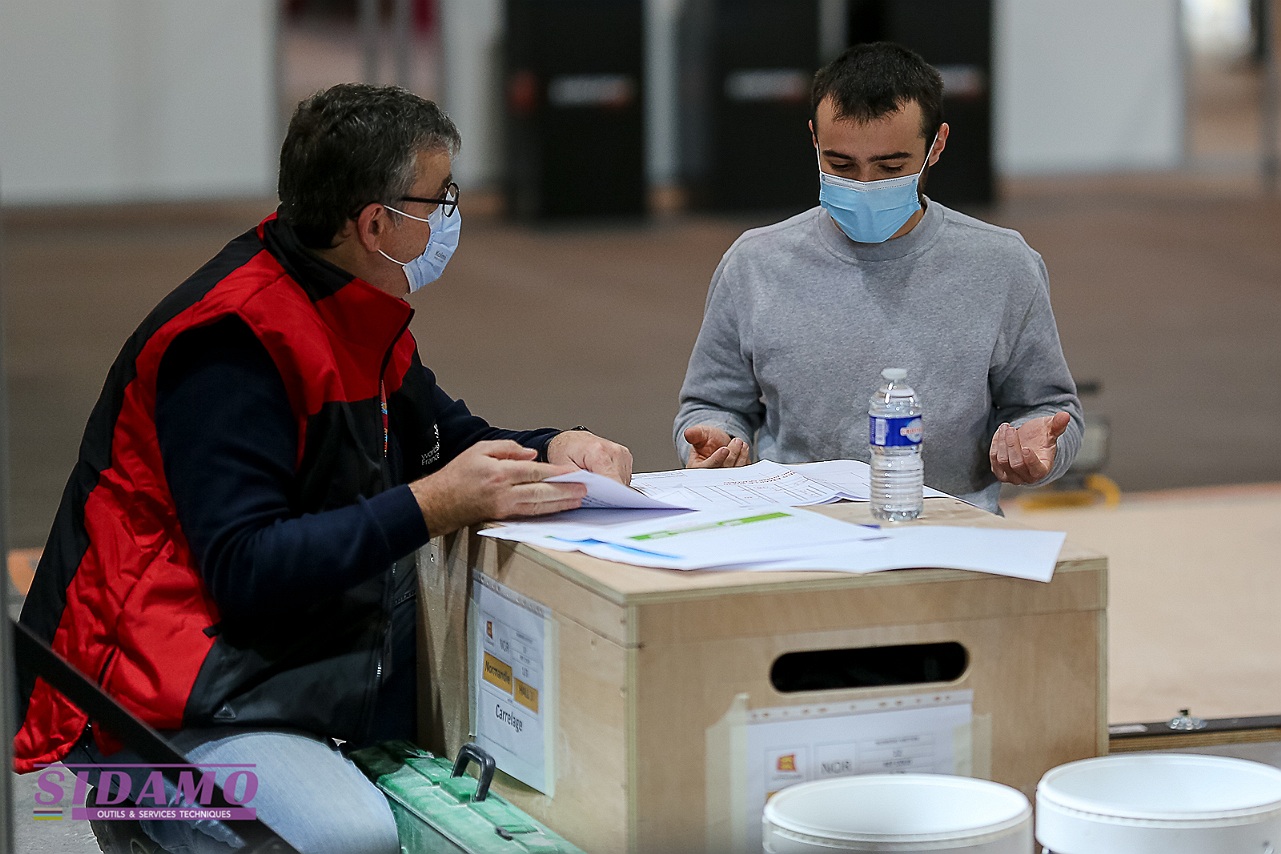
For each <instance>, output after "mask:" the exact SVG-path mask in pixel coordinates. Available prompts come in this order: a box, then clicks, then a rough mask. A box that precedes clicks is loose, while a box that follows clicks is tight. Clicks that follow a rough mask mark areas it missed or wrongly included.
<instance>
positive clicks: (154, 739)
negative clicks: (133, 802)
mask: <svg viewBox="0 0 1281 854" xmlns="http://www.w3.org/2000/svg"><path fill="white" fill-rule="evenodd" d="M9 622H10V623H11V624H12V625H13V627H14V629H15V631H14V650H15V652H16V655H17V657H18V658H20V659H23V661H24V663H25V664H26V665H27V666H28V667H30V668H31V669H32V670H33V671H34V672H35V673H36V675H38V676H40V677H41V678H42V679H44V680H45V681H46V682H48V683H49V685H50V686H52V687H53V688H54V689H56V690H57V691H59V692H61V693H62V695H63V696H65V697H66V698H67V699H68V700H70V701H71V702H72V703H74V704H75V705H76V706H77V707H79V708H80V709H81V710H82V711H84V712H85V713H86V714H87V715H89V717H91V718H93V719H94V721H96V722H98V723H100V724H102V726H103V728H104V729H106V730H107V731H108V732H110V733H111V734H112V735H114V736H115V737H117V738H119V739H120V740H122V741H123V742H124V743H125V744H127V745H129V747H130V748H132V749H133V750H134V751H135V752H136V753H137V754H138V755H139V756H140V757H142V758H143V759H144V760H146V761H147V762H151V763H154V764H155V765H157V766H158V767H157V769H156V770H158V771H160V773H161V774H163V775H164V777H165V779H167V780H169V781H170V782H171V783H174V784H175V785H176V784H177V782H178V775H179V772H180V771H182V770H183V768H181V767H178V766H186V767H187V768H190V767H192V766H191V763H190V762H189V761H188V760H187V757H185V756H183V755H182V754H181V753H179V752H178V751H177V750H175V749H174V748H173V745H171V744H170V743H169V742H167V741H165V740H164V738H162V737H161V735H160V733H158V732H156V731H155V730H154V729H152V728H151V727H150V726H148V725H147V724H146V723H144V722H143V721H141V720H139V719H138V718H137V717H136V716H135V715H134V714H133V713H132V712H130V711H129V710H128V709H126V708H125V707H124V706H122V705H120V704H119V703H117V702H116V701H115V699H114V698H113V697H111V696H110V695H108V694H106V693H105V692H103V690H102V689H101V688H99V687H98V686H97V685H96V684H94V683H93V682H91V681H90V680H88V679H86V678H85V676H84V674H82V673H81V672H80V671H79V670H76V669H75V668H74V667H72V666H71V665H70V664H68V663H67V662H66V660H65V659H63V657H62V656H60V655H58V653H56V652H54V651H53V649H52V648H51V647H50V646H49V645H48V644H47V643H45V642H44V641H43V640H42V639H41V638H39V637H37V636H36V635H35V633H34V632H32V631H31V629H29V628H27V627H26V626H24V625H22V624H21V623H19V622H17V621H15V620H13V618H9ZM210 805H211V806H214V807H222V808H225V807H228V806H232V804H229V803H228V801H227V799H226V797H225V796H224V795H223V792H222V787H221V786H219V785H217V784H216V783H215V784H214V787H213V798H212V803H211V804H210ZM225 823H226V824H227V825H228V826H229V827H231V829H232V830H234V831H235V832H236V833H237V834H238V835H239V836H240V838H241V839H243V840H244V841H245V848H243V849H241V850H243V851H244V852H246V854H298V851H297V849H295V848H294V847H293V846H292V845H290V844H289V843H288V842H286V841H285V840H283V839H281V838H280V835H279V834H277V833H276V832H275V831H274V830H272V829H271V827H270V826H269V825H267V823H266V822H264V821H263V820H262V819H259V818H244V819H228V820H225Z"/></svg>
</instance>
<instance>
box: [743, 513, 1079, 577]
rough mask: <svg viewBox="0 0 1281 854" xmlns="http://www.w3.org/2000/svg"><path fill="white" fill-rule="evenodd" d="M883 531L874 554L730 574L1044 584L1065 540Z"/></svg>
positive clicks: (954, 530) (813, 555) (831, 555)
mask: <svg viewBox="0 0 1281 854" xmlns="http://www.w3.org/2000/svg"><path fill="white" fill-rule="evenodd" d="M882 530H883V532H884V534H885V535H886V538H885V539H884V540H882V541H881V542H880V543H879V544H878V546H879V547H878V548H875V549H873V548H866V549H838V548H831V549H824V550H821V552H820V550H816V549H811V550H809V553H808V554H805V555H798V556H791V557H788V558H786V559H784V560H780V561H774V562H769V561H766V560H758V561H753V562H752V563H751V564H750V565H749V566H742V567H735V568H738V569H752V570H763V571H779V570H813V569H830V570H836V571H839V572H853V573H866V572H881V571H883V570H887V569H910V568H916V567H934V568H940V569H967V570H972V571H974V572H986V573H990V574H992V575H1005V576H1008V577H1010V578H1026V579H1029V580H1032V581H1045V582H1048V581H1049V580H1050V579H1051V578H1053V577H1054V566H1055V564H1056V563H1057V562H1058V558H1059V550H1060V549H1062V547H1063V541H1064V539H1065V537H1066V535H1065V534H1063V533H1062V532H1060V531H1022V530H1010V529H1008V528H961V527H954V526H946V525H907V526H902V527H897V526H896V527H894V528H885V529H882Z"/></svg>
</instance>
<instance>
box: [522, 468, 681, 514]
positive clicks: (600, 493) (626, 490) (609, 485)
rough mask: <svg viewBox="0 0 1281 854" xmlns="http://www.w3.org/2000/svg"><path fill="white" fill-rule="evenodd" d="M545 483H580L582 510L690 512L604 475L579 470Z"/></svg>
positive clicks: (550, 479) (679, 505)
mask: <svg viewBox="0 0 1281 854" xmlns="http://www.w3.org/2000/svg"><path fill="white" fill-rule="evenodd" d="M546 482H547V483H581V484H585V485H586V486H587V497H586V498H584V499H583V508H584V509H588V510H596V509H610V508H613V509H634V510H672V509H677V510H692V509H694V508H692V507H688V506H685V505H683V504H677V503H672V502H669V501H660V500H658V499H656V498H651V497H650V496H648V495H646V494H645V493H643V492H641V491H640V490H637V489H633V488H632V487H630V486H623V484H621V483H619V482H618V481H616V480H614V479H613V478H608V477H605V476H604V475H599V474H595V473H593V472H589V471H586V470H584V469H579V470H578V471H572V472H569V473H568V474H558V475H556V476H554V477H549V478H547V481H546Z"/></svg>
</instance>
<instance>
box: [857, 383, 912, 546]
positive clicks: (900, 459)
mask: <svg viewBox="0 0 1281 854" xmlns="http://www.w3.org/2000/svg"><path fill="white" fill-rule="evenodd" d="M881 376H882V377H884V378H885V382H884V383H882V384H881V387H880V388H878V389H877V390H876V394H874V395H872V399H871V401H870V402H869V404H868V407H867V422H868V440H867V449H868V454H869V456H870V458H871V459H870V463H871V466H872V515H873V516H875V517H876V518H877V519H886V520H889V521H893V522H901V521H905V520H907V519H915V518H916V517H917V516H920V515H921V507H922V506H923V503H924V496H923V492H924V487H925V464H924V463H923V462H922V460H921V438H922V431H921V401H920V398H918V397H917V396H916V392H915V391H913V390H912V387H911V386H910V385H908V384H907V371H905V370H903V369H902V368H886V369H885V370H883V371H881Z"/></svg>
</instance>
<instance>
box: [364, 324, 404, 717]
mask: <svg viewBox="0 0 1281 854" xmlns="http://www.w3.org/2000/svg"><path fill="white" fill-rule="evenodd" d="M411 319H413V313H412V312H411V313H410V315H409V317H407V318H405V322H404V323H402V324H401V326H400V329H399V331H397V332H396V335H395V337H394V338H392V342H391V346H390V347H388V348H387V351H386V352H385V353H384V354H383V361H382V365H381V366H380V367H379V370H378V398H379V405H380V408H381V407H382V406H383V405H385V406H386V407H387V416H386V419H387V420H386V421H384V422H382V423H383V424H385V425H386V427H385V429H386V431H387V432H386V433H384V436H385V437H386V438H385V440H384V444H383V466H382V477H383V486H384V487H387V486H390V482H389V481H390V478H389V476H388V475H389V474H390V472H391V465H390V463H389V462H388V461H387V454H388V448H389V447H390V440H391V399H390V397H389V396H388V395H387V388H386V384H385V382H384V380H383V378H384V377H385V376H386V375H387V366H388V365H389V364H391V354H392V353H394V352H395V350H396V344H398V343H399V342H400V339H401V336H403V335H404V334H405V330H406V329H408V328H409V321H410V320H411ZM380 420H381V419H380ZM395 589H396V563H395V562H394V561H393V562H392V565H391V576H390V578H388V579H387V583H386V585H385V586H384V588H383V590H384V593H383V620H382V630H381V633H382V638H381V641H382V642H381V643H378V644H375V646H374V673H373V683H372V684H371V685H369V687H368V692H367V694H366V696H365V708H364V714H363V715H362V718H363V720H362V721H361V727H360V729H361V731H362V732H363V733H365V734H366V736H368V734H369V733H370V732H372V730H373V725H374V710H375V708H376V706H377V705H378V689H379V687H381V685H382V681H383V659H384V658H386V657H389V655H390V653H389V650H388V648H389V647H390V645H391V610H392V608H393V607H395V605H394V604H392V603H391V600H392V597H393V594H394V592H395Z"/></svg>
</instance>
